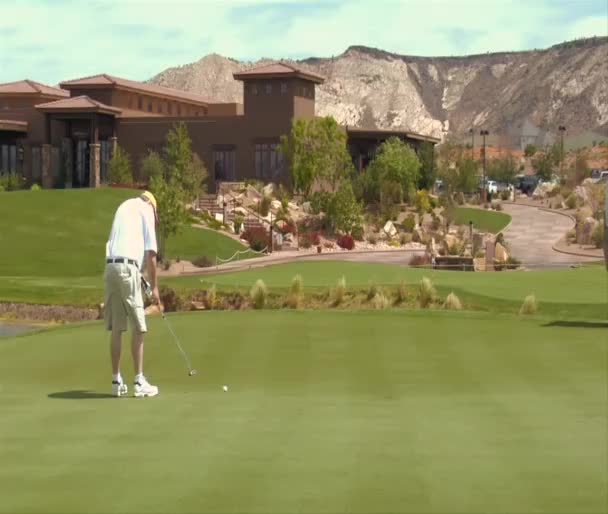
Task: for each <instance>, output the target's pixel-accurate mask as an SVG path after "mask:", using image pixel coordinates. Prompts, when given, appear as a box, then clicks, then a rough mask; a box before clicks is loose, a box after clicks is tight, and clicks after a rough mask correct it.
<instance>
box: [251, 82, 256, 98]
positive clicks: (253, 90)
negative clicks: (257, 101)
mask: <svg viewBox="0 0 608 514" xmlns="http://www.w3.org/2000/svg"><path fill="white" fill-rule="evenodd" d="M251 94H252V95H253V96H256V95H257V94H258V86H256V85H255V84H252V85H251Z"/></svg>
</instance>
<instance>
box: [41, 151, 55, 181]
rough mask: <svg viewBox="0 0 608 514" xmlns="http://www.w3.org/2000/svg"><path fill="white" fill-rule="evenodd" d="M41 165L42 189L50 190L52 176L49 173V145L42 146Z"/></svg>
mask: <svg viewBox="0 0 608 514" xmlns="http://www.w3.org/2000/svg"><path fill="white" fill-rule="evenodd" d="M40 160H41V163H42V187H43V188H45V189H51V188H52V187H53V175H52V173H51V145H42V151H41V155H40Z"/></svg>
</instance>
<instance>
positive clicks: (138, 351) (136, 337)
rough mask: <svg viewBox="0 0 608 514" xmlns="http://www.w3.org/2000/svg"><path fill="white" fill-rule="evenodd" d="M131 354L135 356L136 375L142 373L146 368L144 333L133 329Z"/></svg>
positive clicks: (134, 368) (134, 367)
mask: <svg viewBox="0 0 608 514" xmlns="http://www.w3.org/2000/svg"><path fill="white" fill-rule="evenodd" d="M131 355H132V356H133V371H134V372H135V376H137V375H141V374H142V373H143V369H144V334H143V332H139V331H137V330H135V329H134V330H133V339H132V341H131Z"/></svg>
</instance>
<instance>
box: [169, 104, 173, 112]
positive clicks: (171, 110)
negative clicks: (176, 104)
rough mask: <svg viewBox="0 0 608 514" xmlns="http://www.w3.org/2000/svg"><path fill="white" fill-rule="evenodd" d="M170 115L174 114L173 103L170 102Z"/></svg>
mask: <svg viewBox="0 0 608 514" xmlns="http://www.w3.org/2000/svg"><path fill="white" fill-rule="evenodd" d="M169 115H173V104H172V103H170V102H169Z"/></svg>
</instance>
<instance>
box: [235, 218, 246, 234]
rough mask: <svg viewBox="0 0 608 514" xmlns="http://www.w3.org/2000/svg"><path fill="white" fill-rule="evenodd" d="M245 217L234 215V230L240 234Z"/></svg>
mask: <svg viewBox="0 0 608 514" xmlns="http://www.w3.org/2000/svg"><path fill="white" fill-rule="evenodd" d="M243 221H244V220H243V217H242V216H235V217H234V232H235V233H236V234H240V232H241V228H242V226H243Z"/></svg>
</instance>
